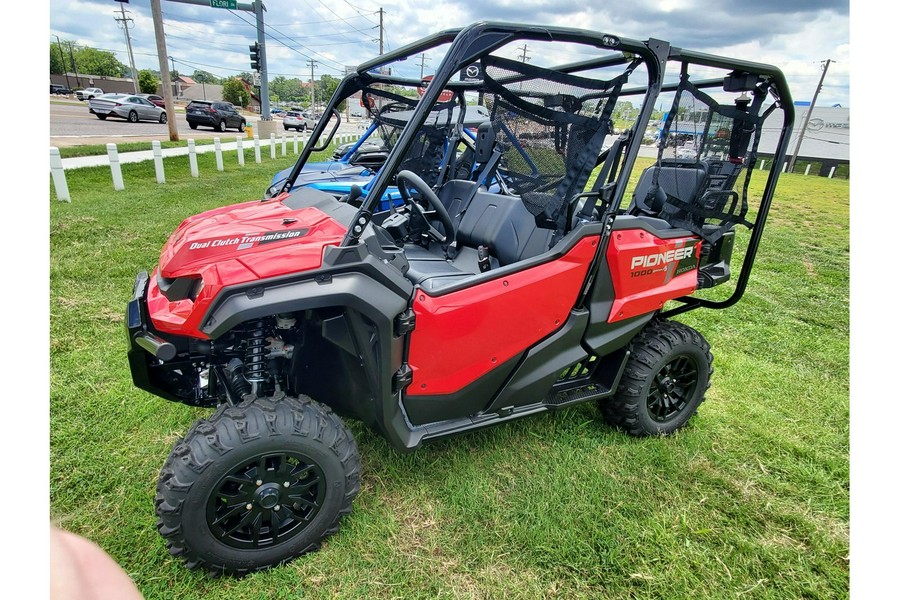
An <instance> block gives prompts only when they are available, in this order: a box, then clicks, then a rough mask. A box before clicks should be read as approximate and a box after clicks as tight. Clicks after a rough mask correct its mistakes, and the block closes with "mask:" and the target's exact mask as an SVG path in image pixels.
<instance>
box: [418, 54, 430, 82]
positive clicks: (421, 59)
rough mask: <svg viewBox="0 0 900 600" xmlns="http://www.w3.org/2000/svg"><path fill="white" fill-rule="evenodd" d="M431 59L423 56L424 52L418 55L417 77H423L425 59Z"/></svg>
mask: <svg viewBox="0 0 900 600" xmlns="http://www.w3.org/2000/svg"><path fill="white" fill-rule="evenodd" d="M427 60H431V59H430V58H425V53H424V52H423V53H422V54H420V55H419V79H423V78H424V77H425V61H427Z"/></svg>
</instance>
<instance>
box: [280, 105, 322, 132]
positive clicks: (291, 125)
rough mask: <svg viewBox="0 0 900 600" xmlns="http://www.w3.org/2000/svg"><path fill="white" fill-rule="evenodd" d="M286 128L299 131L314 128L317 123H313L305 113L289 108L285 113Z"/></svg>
mask: <svg viewBox="0 0 900 600" xmlns="http://www.w3.org/2000/svg"><path fill="white" fill-rule="evenodd" d="M283 123H284V130H285V131H289V130H291V129H296V130H297V131H306V130H307V129H312V128H313V127H315V123H311V122H310V121H309V119H307V118H306V117H305V116H304V115H303V113H300V112H298V111H296V110H289V111H287V112H286V113H284V120H283Z"/></svg>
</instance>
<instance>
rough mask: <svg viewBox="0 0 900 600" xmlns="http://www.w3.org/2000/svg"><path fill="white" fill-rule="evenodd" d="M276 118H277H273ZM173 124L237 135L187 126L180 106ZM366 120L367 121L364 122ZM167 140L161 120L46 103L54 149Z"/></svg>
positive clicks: (184, 133)
mask: <svg viewBox="0 0 900 600" xmlns="http://www.w3.org/2000/svg"><path fill="white" fill-rule="evenodd" d="M258 120H259V117H258V116H247V124H248V125H256V122H257V121H258ZM276 121H278V120H277V119H276ZM174 123H175V124H176V125H177V129H178V136H179V138H180V139H182V140H186V139H195V140H199V139H212V138H214V137H220V138H222V141H223V142H225V141H234V138H235V137H236V136H237V135H238V131H237V129H229V130H228V131H226V132H225V133H220V132H218V131H213V130H212V129H211V128H208V127H200V128H198V129H191V128H190V127H188V124H187V120H186V119H185V114H184V109H181V110H179V109H178V108H176V110H175V117H174ZM361 123H362V122H361V121H359V122H356V121H355V120H353V121H351V122H350V123H346V122H342V124H341V128H340V130H339V133H341V134H344V133H354V132H357V131H358V130H359V127H360V124H361ZM366 123H368V122H366ZM276 127H277V128H276V135H277V136H279V137H280V136H281V134H282V133H286V134H287V135H288V136H292V135H293V133H294V132H293V131H291V132H290V133H287V132H285V131H284V129H283V128H282V127H281V123H280V122H277V125H276ZM168 139H169V126H168V125H165V124H163V123H150V122H147V121H142V122H140V123H129V122H128V121H125V120H124V119H116V118H114V117H110V118H108V119H106V120H105V121H101V120H100V119H98V118H97V117H96V116H95V115H92V114H91V113H89V112H88V105H87V102H79V101H78V100H71V101H65V100H62V101H59V100H54V101H52V102H51V104H50V145H51V146H55V147H57V148H62V147H67V146H81V145H85V144H108V143H123V142H140V141H152V140H159V141H167V140H168Z"/></svg>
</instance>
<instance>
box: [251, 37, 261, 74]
mask: <svg viewBox="0 0 900 600" xmlns="http://www.w3.org/2000/svg"><path fill="white" fill-rule="evenodd" d="M250 68H251V69H253V70H254V71H259V42H253V44H252V45H251V46H250Z"/></svg>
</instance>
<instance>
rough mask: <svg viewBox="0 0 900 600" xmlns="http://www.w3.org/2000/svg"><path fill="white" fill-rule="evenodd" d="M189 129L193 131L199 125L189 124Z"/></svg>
mask: <svg viewBox="0 0 900 600" xmlns="http://www.w3.org/2000/svg"><path fill="white" fill-rule="evenodd" d="M188 127H190V128H191V129H197V124H196V123H188Z"/></svg>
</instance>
